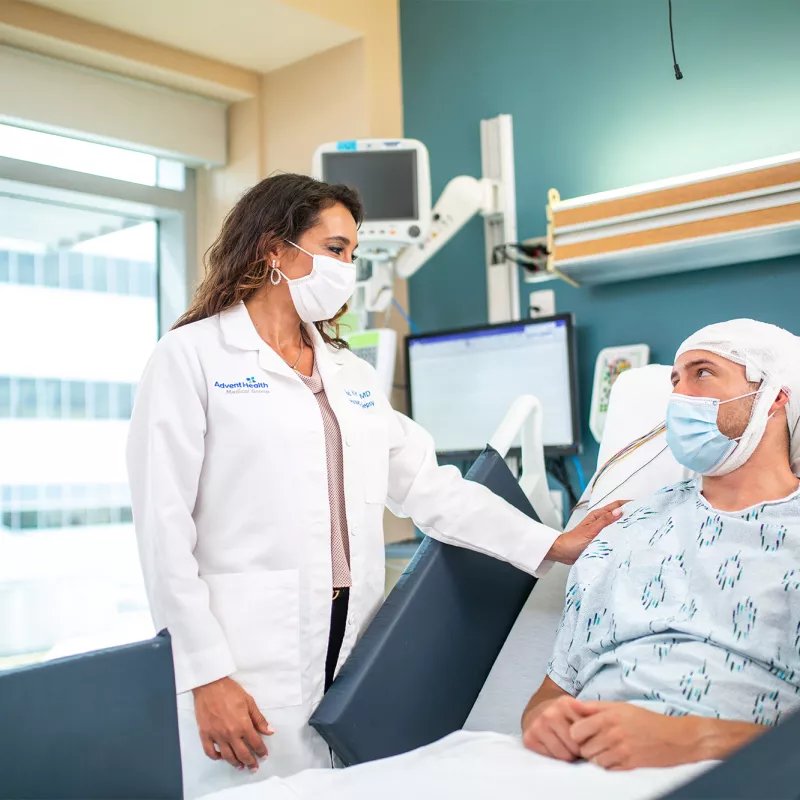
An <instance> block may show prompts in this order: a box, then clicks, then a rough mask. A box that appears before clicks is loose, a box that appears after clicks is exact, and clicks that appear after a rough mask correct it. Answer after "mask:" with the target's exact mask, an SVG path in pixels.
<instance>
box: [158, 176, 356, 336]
mask: <svg viewBox="0 0 800 800" xmlns="http://www.w3.org/2000/svg"><path fill="white" fill-rule="evenodd" d="M337 203H341V205H343V206H344V207H345V208H346V209H347V210H348V211H349V212H350V213H351V214H352V215H353V219H354V220H355V221H356V224H357V225H360V224H361V221H362V219H363V217H364V208H363V206H362V204H361V200H360V198H359V196H358V193H357V192H356V191H355V190H354V189H351V188H349V187H348V186H342V185H334V184H328V183H322V182H320V181H316V180H314V179H313V178H309V177H307V176H305V175H291V174H286V175H274V176H272V177H270V178H266V179H265V180H263V181H261V182H260V183H258V184H256V185H255V186H254V187H253V188H252V189H250V190H249V191H247V192H246V193H245V195H244V196H243V197H242V198H241V199H240V200H239V202H238V203H236V205H235V206H234V207H233V208H232V209H231V211H230V212H229V214H228V216H227V217H225V221H224V222H223V223H222V230H221V231H220V233H219V236H218V237H217V240H216V241H215V242H214V244H212V245H211V247H210V248H209V249H208V252H207V253H206V257H205V260H204V263H205V268H206V273H205V277H204V278H203V280H202V281H201V283H200V285H199V286H198V287H197V291H196V292H195V295H194V298H193V299H192V303H191V305H190V307H189V310H188V311H187V312H186V313H185V314H184V315H183V316H182V317H181V318H180V319H179V320H178V321H177V322H176V323H175V325H174V326H173V327H174V328H180V327H181V326H182V325H188V324H189V323H190V322H197V321H198V320H201V319H206V318H207V317H212V316H214V315H215V314H219V313H220V312H221V311H225V310H226V309H228V308H231V307H232V306H235V305H236V304H237V303H239V302H240V301H242V300H246V299H247V298H248V297H250V296H251V295H252V294H253V293H254V292H256V291H257V290H258V289H260V288H262V287H263V286H264V284H265V283H266V282H267V280H268V277H269V258H268V254H269V252H270V251H271V250H273V249H275V248H276V247H277V246H278V245H280V244H282V243H283V242H286V241H291V242H296V241H297V240H298V239H299V238H300V237H301V236H302V235H303V234H304V233H305V232H306V231H307V230H309V229H310V228H313V227H314V226H315V225H316V224H317V222H318V220H319V215H320V212H321V211H323V210H324V209H326V208H330V207H331V206H334V205H336V204H337ZM346 311H347V306H346V305H345V306H344V307H343V308H341V309H340V310H339V311H338V313H337V314H336V315H335V316H334V317H333V318H332V319H330V320H326V321H324V322H316V323H314V324H315V326H316V328H317V330H318V331H319V332H320V334H321V335H322V338H323V339H324V340H325V341H326V342H327V343H328V344H332V345H333V346H334V347H338V348H343V347H347V344H346V342H344V340H343V339H342V338H341V337H340V335H339V325H338V320H339V319H341V317H342V315H343V314H344V313H346Z"/></svg>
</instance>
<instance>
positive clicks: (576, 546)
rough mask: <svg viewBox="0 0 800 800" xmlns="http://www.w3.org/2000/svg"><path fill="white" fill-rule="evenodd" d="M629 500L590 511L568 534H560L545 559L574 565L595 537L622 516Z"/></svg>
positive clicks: (618, 501)
mask: <svg viewBox="0 0 800 800" xmlns="http://www.w3.org/2000/svg"><path fill="white" fill-rule="evenodd" d="M628 502H630V501H629V500H617V501H616V502H615V503H609V504H608V505H607V506H603V508H598V509H597V511H591V512H590V513H589V514H587V515H586V518H585V519H584V520H583V521H582V522H581V523H580V524H579V525H576V526H575V527H574V528H573V529H572V530H571V531H569V532H568V533H562V534H561V536H559V537H558V538H557V539H556V540H555V542H553V546H552V547H551V548H550V551H549V552H548V554H547V556H546V559H547V560H548V561H560V562H561V563H562V564H574V563H575V562H576V561H577V560H578V558H579V557H580V554H581V553H582V552H583V551H584V550H585V549H586V548H587V547H588V545H589V544H590V543H591V542H592V540H593V539H594V537H595V536H597V534H598V533H600V531H602V530H603V528H605V527H606V526H608V525H610V524H611V523H612V522H616V521H617V520H618V519H619V518H620V517H621V516H622V508H621V506H624V505H625V504H626V503H628Z"/></svg>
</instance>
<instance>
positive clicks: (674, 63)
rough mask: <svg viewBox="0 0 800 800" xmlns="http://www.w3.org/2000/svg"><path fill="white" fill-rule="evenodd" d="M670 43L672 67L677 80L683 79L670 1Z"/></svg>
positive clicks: (670, 1) (670, 0)
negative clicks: (676, 51)
mask: <svg viewBox="0 0 800 800" xmlns="http://www.w3.org/2000/svg"><path fill="white" fill-rule="evenodd" d="M669 41H670V44H671V45H672V66H673V67H674V68H675V80H676V81H679V80H682V79H683V73H682V72H681V68H680V67H679V66H678V59H677V58H676V56H675V31H674V30H673V28H672V0H669Z"/></svg>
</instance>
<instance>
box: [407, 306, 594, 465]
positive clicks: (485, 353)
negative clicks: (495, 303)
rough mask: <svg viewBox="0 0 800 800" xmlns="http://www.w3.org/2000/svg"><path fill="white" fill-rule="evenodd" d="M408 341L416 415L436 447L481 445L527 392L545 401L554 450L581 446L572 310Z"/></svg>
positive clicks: (547, 440)
mask: <svg viewBox="0 0 800 800" xmlns="http://www.w3.org/2000/svg"><path fill="white" fill-rule="evenodd" d="M407 346H408V372H409V391H410V401H411V416H412V418H413V419H414V420H416V421H417V422H418V423H419V424H420V425H421V426H422V427H423V428H425V429H426V430H427V431H428V433H430V434H431V436H433V439H434V442H435V443H436V450H437V452H438V453H452V454H456V453H466V452H479V451H481V450H483V448H484V447H485V446H486V445H487V444H488V442H489V439H490V438H491V437H492V434H493V433H494V432H495V430H497V428H498V426H499V425H500V423H501V422H502V421H503V418H504V417H505V415H506V413H507V412H508V409H509V408H510V407H511V404H512V403H513V402H514V400H515V399H516V398H517V397H519V396H520V395H523V394H532V395H534V396H536V397H538V398H539V400H540V401H541V404H542V409H543V411H544V417H543V425H542V433H543V438H544V445H545V448H546V449H547V450H548V452H550V453H556V452H561V453H565V452H577V449H578V446H579V435H580V434H579V427H578V413H577V407H576V397H575V372H574V368H573V357H572V353H573V347H572V319H571V317H570V316H569V315H565V316H560V317H554V318H550V319H542V320H536V321H526V322H515V323H508V324H503V325H494V326H490V327H486V328H475V329H471V330H463V331H456V332H452V333H441V334H431V335H428V334H425V335H422V336H410V337H408V340H407ZM516 445H517V446H518V445H519V440H517V442H516Z"/></svg>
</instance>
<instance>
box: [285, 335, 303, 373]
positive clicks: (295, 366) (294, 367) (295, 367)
mask: <svg viewBox="0 0 800 800" xmlns="http://www.w3.org/2000/svg"><path fill="white" fill-rule="evenodd" d="M304 349H305V341H304V337H303V334H302V333H301V334H300V352H299V353H298V354H297V358H296V359H295V362H294V364H291V365H290V366H291V368H292V369H297V365H298V364H299V363H300V359H301V358H302V357H303V350H304ZM286 363H287V364H288V363H289V362H288V361H287V362H286Z"/></svg>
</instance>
